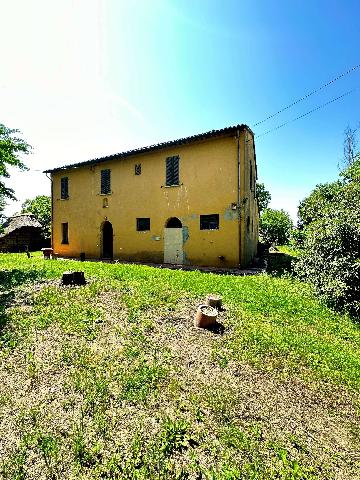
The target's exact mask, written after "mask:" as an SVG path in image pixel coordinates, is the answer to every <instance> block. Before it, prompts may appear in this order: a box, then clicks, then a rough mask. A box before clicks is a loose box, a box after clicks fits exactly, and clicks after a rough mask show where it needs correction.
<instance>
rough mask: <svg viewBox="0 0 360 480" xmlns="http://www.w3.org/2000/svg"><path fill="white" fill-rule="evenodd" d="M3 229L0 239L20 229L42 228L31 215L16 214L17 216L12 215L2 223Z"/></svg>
mask: <svg viewBox="0 0 360 480" xmlns="http://www.w3.org/2000/svg"><path fill="white" fill-rule="evenodd" d="M3 227H4V232H3V233H2V234H1V235H0V238H1V237H5V236H6V235H9V233H11V232H13V231H14V230H18V229H19V228H22V227H34V228H42V226H41V223H40V222H39V221H38V220H36V218H35V217H34V215H33V214H32V213H18V214H17V215H13V216H12V217H10V218H9V219H8V220H7V221H6V222H5V223H4V225H3Z"/></svg>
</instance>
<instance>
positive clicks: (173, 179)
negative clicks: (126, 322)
mask: <svg viewBox="0 0 360 480" xmlns="http://www.w3.org/2000/svg"><path fill="white" fill-rule="evenodd" d="M172 185H179V156H178V155H176V156H175V157H168V158H167V159H166V186H167V187H171V186H172Z"/></svg>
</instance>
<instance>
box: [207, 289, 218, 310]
mask: <svg viewBox="0 0 360 480" xmlns="http://www.w3.org/2000/svg"><path fill="white" fill-rule="evenodd" d="M206 305H209V306H210V307H214V308H216V309H217V310H221V309H222V299H221V296H220V295H215V294H212V293H211V294H210V295H208V296H207V297H206Z"/></svg>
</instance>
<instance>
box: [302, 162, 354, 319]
mask: <svg viewBox="0 0 360 480" xmlns="http://www.w3.org/2000/svg"><path fill="white" fill-rule="evenodd" d="M341 177H342V178H341V179H340V180H339V181H337V182H334V183H333V184H331V185H327V191H328V192H329V191H330V192H331V194H330V195H329V196H328V198H327V199H326V198H325V197H324V196H322V201H321V210H320V209H318V210H317V211H316V212H315V214H314V212H313V217H312V220H311V219H310V220H309V221H308V223H307V224H306V226H305V227H304V232H305V236H304V243H303V246H302V250H301V252H300V257H299V261H298V262H297V264H296V265H295V267H294V268H295V271H296V272H297V273H298V275H299V276H300V277H301V278H303V279H306V280H308V281H310V282H311V283H312V284H313V285H314V287H315V289H316V291H317V292H318V293H319V294H320V295H321V296H322V297H323V298H324V299H325V300H326V302H327V303H328V304H329V305H330V306H333V307H336V308H344V309H346V310H348V311H350V312H351V313H352V314H355V315H357V316H358V315H359V314H360V302H359V300H360V295H359V292H360V181H359V180H360V160H358V161H357V162H355V163H354V164H353V165H352V166H351V167H349V168H348V169H346V170H345V171H344V172H342V174H341ZM316 190H317V191H316ZM318 193H319V186H318V187H317V188H316V189H315V191H314V192H312V194H311V195H310V197H308V199H306V200H305V201H304V202H302V205H303V206H304V205H306V204H307V205H308V206H309V205H310V204H311V202H310V201H309V199H311V201H312V200H313V199H314V198H316V197H317V196H318ZM307 220H308V218H307Z"/></svg>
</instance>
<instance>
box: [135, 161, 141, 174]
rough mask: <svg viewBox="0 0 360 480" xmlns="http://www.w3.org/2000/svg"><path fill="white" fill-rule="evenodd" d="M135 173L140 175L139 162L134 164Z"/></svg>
mask: <svg viewBox="0 0 360 480" xmlns="http://www.w3.org/2000/svg"><path fill="white" fill-rule="evenodd" d="M135 175H141V163H137V164H136V165H135Z"/></svg>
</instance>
